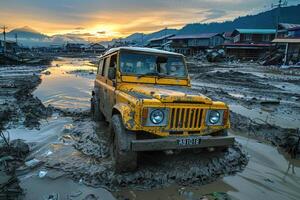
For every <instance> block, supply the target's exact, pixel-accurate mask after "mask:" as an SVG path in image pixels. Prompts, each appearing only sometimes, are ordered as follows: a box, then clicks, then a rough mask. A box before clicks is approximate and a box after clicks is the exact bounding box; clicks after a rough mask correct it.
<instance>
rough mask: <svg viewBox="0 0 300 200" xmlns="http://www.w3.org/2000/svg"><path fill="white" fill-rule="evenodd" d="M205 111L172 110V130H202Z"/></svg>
mask: <svg viewBox="0 0 300 200" xmlns="http://www.w3.org/2000/svg"><path fill="white" fill-rule="evenodd" d="M202 114H203V109H200V108H171V109H170V121H169V128H170V129H179V130H193V129H194V130H197V129H200V128H201V123H202Z"/></svg>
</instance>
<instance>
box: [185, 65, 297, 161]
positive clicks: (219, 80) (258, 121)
mask: <svg viewBox="0 0 300 200" xmlns="http://www.w3.org/2000/svg"><path fill="white" fill-rule="evenodd" d="M189 69H190V71H191V72H192V75H191V76H192V87H193V89H195V90H198V91H199V92H201V93H203V94H205V95H207V96H208V97H210V98H212V99H213V100H220V101H224V102H226V103H228V104H229V107H230V109H231V126H232V129H233V131H234V132H235V133H236V134H239V135H243V136H247V137H251V138H255V139H258V140H261V141H265V142H269V143H271V144H273V145H275V146H281V147H283V148H284V149H285V150H286V151H288V152H290V153H291V154H292V156H293V157H295V156H296V154H297V155H298V156H299V153H300V152H299V145H298V143H299V141H298V140H299V134H298V132H297V131H298V129H299V128H300V117H299V116H300V103H299V102H300V84H299V83H300V76H299V75H300V74H299V73H298V72H297V71H296V70H294V69H292V70H290V69H279V68H278V67H277V68H275V67H264V66H260V65H258V64H256V63H220V64H208V63H197V62H196V63H195V62H194V63H193V64H192V65H190V66H189ZM287 74H289V75H288V76H287Z"/></svg>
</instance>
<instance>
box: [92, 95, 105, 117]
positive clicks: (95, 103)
mask: <svg viewBox="0 0 300 200" xmlns="http://www.w3.org/2000/svg"><path fill="white" fill-rule="evenodd" d="M99 103H100V102H99V100H98V99H97V98H96V96H95V95H94V96H93V98H91V115H92V118H93V120H94V121H98V122H99V121H104V120H105V118H104V115H103V113H102V112H101V110H100V106H99Z"/></svg>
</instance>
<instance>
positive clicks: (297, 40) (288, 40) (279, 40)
mask: <svg viewBox="0 0 300 200" xmlns="http://www.w3.org/2000/svg"><path fill="white" fill-rule="evenodd" d="M272 42H273V43H299V44H300V38H276V39H275V40H273V41H272Z"/></svg>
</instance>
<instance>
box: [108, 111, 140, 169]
mask: <svg viewBox="0 0 300 200" xmlns="http://www.w3.org/2000/svg"><path fill="white" fill-rule="evenodd" d="M111 133H112V139H111V156H112V159H113V165H114V169H115V171H116V172H117V173H121V172H128V171H135V170H136V168H137V152H133V151H131V148H130V145H131V141H132V140H135V139H136V134H135V133H134V132H131V131H128V130H126V128H125V126H124V125H123V120H122V118H121V115H119V114H116V115H113V117H112V120H111Z"/></svg>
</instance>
